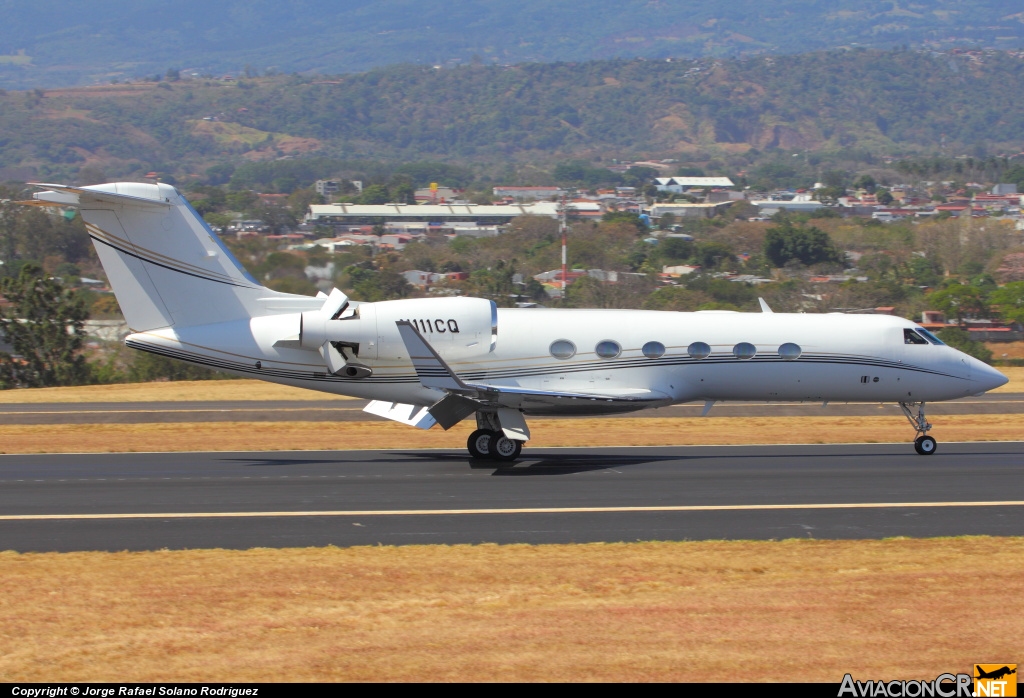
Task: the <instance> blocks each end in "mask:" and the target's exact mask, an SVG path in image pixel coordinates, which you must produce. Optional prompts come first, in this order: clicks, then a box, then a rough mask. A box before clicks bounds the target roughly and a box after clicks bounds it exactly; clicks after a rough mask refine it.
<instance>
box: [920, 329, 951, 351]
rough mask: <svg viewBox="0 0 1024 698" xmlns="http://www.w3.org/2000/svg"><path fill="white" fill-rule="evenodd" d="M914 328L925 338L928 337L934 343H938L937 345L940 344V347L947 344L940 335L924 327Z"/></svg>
mask: <svg viewBox="0 0 1024 698" xmlns="http://www.w3.org/2000/svg"><path fill="white" fill-rule="evenodd" d="M914 329H915V330H916V331H917V333H918V334H919V335H921V336H923V337H924V338H925V339H927V340H928V341H929V342H931V343H932V344H936V345H938V346H940V347H944V346H946V343H945V342H943V341H942V340H941V339H939V338H938V337H936V336H935V335H933V334H932V333H931V332H929V331H928V330H926V329H925V328H923V327H915V328H914Z"/></svg>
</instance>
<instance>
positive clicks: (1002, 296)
mask: <svg viewBox="0 0 1024 698" xmlns="http://www.w3.org/2000/svg"><path fill="white" fill-rule="evenodd" d="M988 300H989V302H990V303H991V304H992V305H994V306H999V315H1000V316H1001V317H1002V318H1003V319H1004V320H1006V321H1007V322H1019V323H1021V324H1024V281H1011V282H1010V283H1008V284H1006V285H1005V286H1003V287H1002V288H1000V289H998V290H995V291H993V292H992V293H991V294H990V295H989V297H988Z"/></svg>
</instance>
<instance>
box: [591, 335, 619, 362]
mask: <svg viewBox="0 0 1024 698" xmlns="http://www.w3.org/2000/svg"><path fill="white" fill-rule="evenodd" d="M594 353H595V354H597V355H598V356H600V357H601V358H602V359H614V358H615V357H616V356H618V355H619V354H621V353H622V347H620V346H619V343H618V342H613V341H612V340H610V339H606V340H604V341H603V342H598V343H597V346H596V347H594Z"/></svg>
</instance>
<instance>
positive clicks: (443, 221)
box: [305, 201, 558, 228]
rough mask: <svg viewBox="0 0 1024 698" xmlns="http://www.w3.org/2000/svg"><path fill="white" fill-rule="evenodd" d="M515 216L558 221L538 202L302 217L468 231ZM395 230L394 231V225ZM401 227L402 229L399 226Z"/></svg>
mask: <svg viewBox="0 0 1024 698" xmlns="http://www.w3.org/2000/svg"><path fill="white" fill-rule="evenodd" d="M519 216H545V217H547V218H558V204H556V203H555V202H553V201H538V202H536V203H532V204H512V205H509V206H491V205H481V204H424V205H421V206H416V205H411V204H380V205H375V206H374V205H369V204H313V205H311V206H310V207H309V213H307V214H306V217H305V221H306V223H311V224H318V223H320V224H323V223H328V224H330V223H346V224H350V225H375V224H377V223H383V224H385V225H387V224H389V223H394V224H412V223H421V224H424V225H425V226H435V227H448V226H449V225H450V224H454V223H472V224H474V226H472V227H477V228H480V227H489V226H496V225H508V224H509V223H510V222H511V221H513V220H514V219H516V218H518V217H519ZM396 227H398V226H397V225H396ZM403 227H404V226H403Z"/></svg>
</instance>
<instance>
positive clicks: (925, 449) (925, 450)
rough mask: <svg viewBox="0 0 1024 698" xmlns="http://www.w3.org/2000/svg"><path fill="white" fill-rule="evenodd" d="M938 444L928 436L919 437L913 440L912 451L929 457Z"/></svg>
mask: <svg viewBox="0 0 1024 698" xmlns="http://www.w3.org/2000/svg"><path fill="white" fill-rule="evenodd" d="M937 447H938V444H937V443H936V442H935V439H933V438H932V437H930V436H919V437H917V438H916V439H914V450H915V451H917V452H918V453H919V454H921V455H922V456H930V455H931V454H933V453H935V449H936V448H937Z"/></svg>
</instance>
